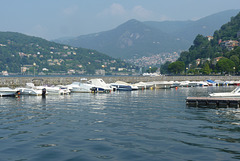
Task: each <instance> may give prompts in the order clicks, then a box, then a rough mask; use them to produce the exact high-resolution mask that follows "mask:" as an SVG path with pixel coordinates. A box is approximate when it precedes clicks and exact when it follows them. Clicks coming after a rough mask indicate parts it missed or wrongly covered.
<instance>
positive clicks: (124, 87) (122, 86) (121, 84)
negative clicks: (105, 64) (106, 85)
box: [110, 81, 138, 91]
mask: <svg viewBox="0 0 240 161" xmlns="http://www.w3.org/2000/svg"><path fill="white" fill-rule="evenodd" d="M110 85H111V86H114V87H116V88H117V90H122V91H132V90H138V86H136V85H134V84H129V83H126V82H123V81H116V82H115V83H111V84H110Z"/></svg>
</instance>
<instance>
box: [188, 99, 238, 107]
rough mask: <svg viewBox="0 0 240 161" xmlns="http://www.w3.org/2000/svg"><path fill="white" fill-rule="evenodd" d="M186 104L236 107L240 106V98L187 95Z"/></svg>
mask: <svg viewBox="0 0 240 161" xmlns="http://www.w3.org/2000/svg"><path fill="white" fill-rule="evenodd" d="M186 104H187V105H189V106H214V107H226V108H228V107H236V108H239V106H240V98H226V97H187V99H186Z"/></svg>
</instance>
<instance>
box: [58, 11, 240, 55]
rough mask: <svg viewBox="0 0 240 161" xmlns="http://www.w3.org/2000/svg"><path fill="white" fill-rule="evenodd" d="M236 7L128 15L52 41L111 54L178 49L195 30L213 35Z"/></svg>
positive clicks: (137, 53) (139, 53)
mask: <svg viewBox="0 0 240 161" xmlns="http://www.w3.org/2000/svg"><path fill="white" fill-rule="evenodd" d="M239 11H240V10H228V11H223V12H220V13H216V14H213V15H210V16H207V17H204V18H201V19H199V20H197V21H163V22H156V21H146V22H140V21H138V20H134V19H132V20H129V21H127V22H126V23H124V24H122V25H120V26H118V27H117V28H115V29H113V30H109V31H104V32H100V33H94V34H89V35H82V36H78V37H75V38H65V39H57V40H54V41H55V42H59V43H63V44H68V45H71V46H75V47H83V48H90V49H95V50H97V51H100V52H103V53H105V54H107V55H109V56H112V57H115V58H133V57H142V56H150V55H155V54H160V53H166V52H180V51H182V50H187V49H188V48H189V47H190V45H191V44H192V42H193V40H194V38H195V37H196V36H197V35H198V34H202V35H204V36H211V35H213V33H214V31H215V30H218V29H219V28H220V27H221V26H222V25H223V24H225V23H227V22H229V21H230V18H231V17H233V16H236V15H237V14H238V12H239Z"/></svg>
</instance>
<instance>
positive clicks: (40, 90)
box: [0, 78, 240, 97]
mask: <svg viewBox="0 0 240 161" xmlns="http://www.w3.org/2000/svg"><path fill="white" fill-rule="evenodd" d="M239 83H240V82H239V81H238V82H237V81H236V82H223V81H212V80H207V81H198V82H193V81H181V82H177V81H154V82H139V83H135V84H129V83H126V82H123V81H116V82H115V83H109V84H107V83H105V82H104V81H103V79H90V80H87V79H86V78H82V79H81V81H80V82H73V83H72V84H69V85H58V86H46V85H42V86H35V85H34V84H33V83H26V86H25V87H18V88H15V89H12V88H9V87H2V88H0V97H3V96H16V95H35V96H39V95H47V94H48V95H50V94H60V95H65V94H70V93H80V92H81V93H84V92H85V93H86V92H94V93H96V92H111V91H116V90H119V91H132V90H139V89H140V90H142V89H150V88H152V89H153V88H155V89H161V88H164V89H166V88H174V87H175V88H176V87H195V86H220V85H239Z"/></svg>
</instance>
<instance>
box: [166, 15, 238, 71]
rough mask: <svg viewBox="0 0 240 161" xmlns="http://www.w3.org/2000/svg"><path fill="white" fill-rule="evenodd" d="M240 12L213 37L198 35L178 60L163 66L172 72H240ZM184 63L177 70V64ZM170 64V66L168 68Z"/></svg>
mask: <svg viewBox="0 0 240 161" xmlns="http://www.w3.org/2000/svg"><path fill="white" fill-rule="evenodd" d="M239 40H240V13H239V14H238V15H237V16H235V17H232V18H231V21H230V22H228V23H227V24H224V25H223V26H222V27H221V28H220V29H219V30H217V31H215V32H214V35H213V37H205V36H202V35H198V36H197V37H196V38H195V40H194V42H193V45H192V46H191V47H190V48H189V51H185V52H182V53H181V55H180V58H179V59H178V61H177V62H174V63H172V64H170V63H169V62H168V63H167V64H165V65H164V66H163V69H164V71H163V72H166V69H167V70H168V72H171V73H183V72H184V71H185V72H187V73H189V74H194V73H195V74H210V73H212V74H217V73H218V74H219V73H221V74H223V73H232V74H233V73H235V74H236V73H238V71H239V70H240V67H239V58H240V44H239ZM180 63H181V64H182V63H184V67H181V71H179V70H178V71H176V69H175V66H174V65H176V64H180ZM166 66H168V68H166Z"/></svg>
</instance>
